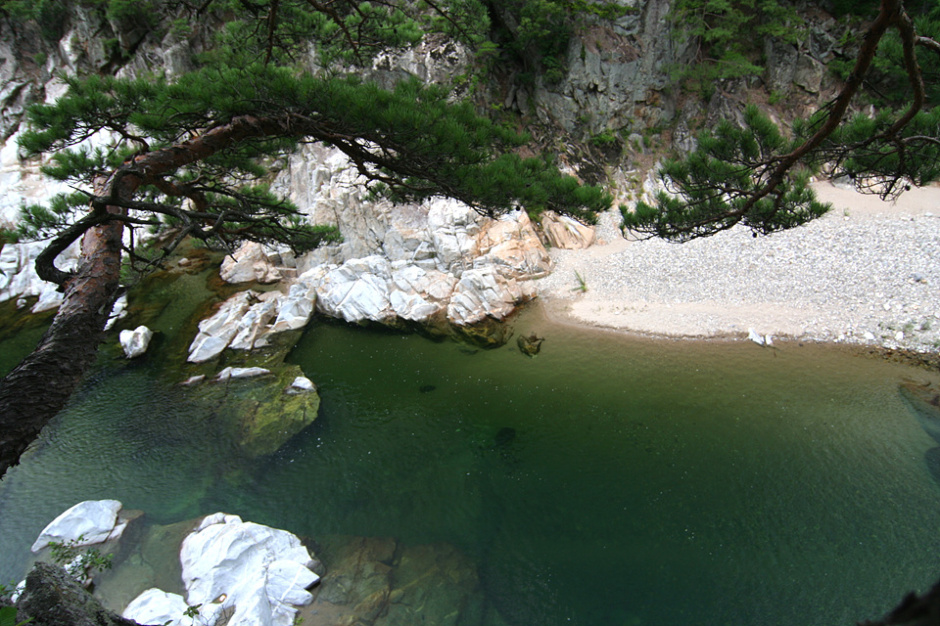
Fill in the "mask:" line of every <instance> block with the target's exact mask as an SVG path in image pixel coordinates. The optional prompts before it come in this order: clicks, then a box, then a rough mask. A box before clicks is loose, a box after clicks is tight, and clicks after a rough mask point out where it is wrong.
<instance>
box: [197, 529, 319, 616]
mask: <svg viewBox="0 0 940 626" xmlns="http://www.w3.org/2000/svg"><path fill="white" fill-rule="evenodd" d="M180 563H181V564H182V567H183V584H184V586H185V588H186V599H187V602H188V603H189V604H190V605H196V604H201V605H203V607H211V608H213V609H214V610H215V611H217V612H218V611H230V610H232V609H234V613H233V614H232V616H231V618H230V620H229V622H228V625H229V626H269V625H270V626H291V624H293V620H294V615H295V614H296V608H295V607H296V606H303V605H305V604H309V603H310V602H311V601H312V600H313V596H312V595H311V594H310V593H309V592H308V591H307V590H308V589H309V588H311V587H313V586H314V585H315V584H316V583H317V582H318V581H319V580H320V577H319V576H317V575H316V574H315V573H313V572H312V571H311V570H310V567H312V566H313V564H314V561H313V559H311V558H310V554H309V553H308V552H307V549H306V548H305V547H304V546H303V545H302V544H301V543H300V540H299V539H298V538H297V537H296V536H295V535H293V534H291V533H289V532H287V531H284V530H278V529H274V528H270V527H268V526H262V525H260V524H254V523H251V522H243V521H242V520H241V518H239V517H238V516H236V515H224V514H222V513H217V514H215V515H210V516H208V517H206V518H205V519H204V520H203V522H202V523H201V524H200V525H199V527H198V528H197V529H196V530H195V531H194V532H192V533H190V534H189V535H188V536H187V537H186V539H185V540H184V541H183V546H182V549H181V551H180ZM213 603H214V604H213ZM215 607H217V608H215ZM206 617H209V616H208V615H207V616H206ZM211 621H212V620H211V619H210V623H211Z"/></svg>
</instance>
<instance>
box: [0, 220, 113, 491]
mask: <svg viewBox="0 0 940 626" xmlns="http://www.w3.org/2000/svg"><path fill="white" fill-rule="evenodd" d="M123 230H124V225H123V223H122V222H109V223H106V224H103V225H101V226H96V227H94V228H92V229H91V230H89V231H88V232H86V233H85V236H84V238H83V240H82V255H81V261H80V263H79V267H78V269H77V271H76V273H75V275H74V276H73V277H71V278H70V279H69V281H68V282H67V283H66V287H65V298H64V300H63V302H62V304H61V305H60V306H59V311H58V313H56V316H55V318H54V319H53V321H52V325H51V326H50V327H49V329H48V330H47V331H46V334H45V335H43V337H42V339H41V340H40V341H39V345H38V346H37V347H36V349H35V350H33V352H32V353H30V354H29V355H28V356H27V357H26V358H25V359H24V360H23V361H22V362H21V363H20V364H19V365H17V366H16V368H15V369H14V370H13V371H12V372H10V373H9V374H8V375H7V376H6V377H5V378H4V379H3V380H2V381H0V476H2V475H3V474H5V473H6V471H7V468H9V467H10V466H11V465H15V464H17V463H18V462H19V458H20V455H22V454H23V452H24V451H25V450H26V448H27V447H28V446H29V444H30V443H32V442H33V441H34V440H35V439H36V437H38V436H39V431H40V430H42V428H43V426H45V425H46V423H47V422H48V421H49V420H50V419H52V417H54V416H55V415H56V414H57V413H58V412H59V411H61V410H62V409H63V408H64V407H65V405H66V403H67V402H68V400H69V397H70V396H71V395H72V392H73V391H74V390H75V388H76V387H77V386H78V384H79V382H81V379H82V376H84V374H85V372H86V371H87V370H88V368H89V367H91V365H92V363H93V362H94V360H95V354H96V352H97V350H98V345H99V344H100V343H101V341H102V339H103V337H104V330H103V328H104V325H105V322H106V321H107V319H108V315H109V314H110V313H111V308H112V306H113V305H114V300H115V298H116V294H117V290H118V286H119V283H120V270H121V235H122V233H123Z"/></svg>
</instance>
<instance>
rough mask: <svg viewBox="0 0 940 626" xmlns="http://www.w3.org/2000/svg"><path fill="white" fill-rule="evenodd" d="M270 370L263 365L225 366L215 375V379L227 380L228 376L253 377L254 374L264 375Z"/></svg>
mask: <svg viewBox="0 0 940 626" xmlns="http://www.w3.org/2000/svg"><path fill="white" fill-rule="evenodd" d="M270 373H271V370H269V369H265V368H263V367H226V368H225V369H223V370H222V371H221V372H219V375H218V376H217V377H216V380H219V381H223V380H229V379H230V378H254V377H255V376H264V375H265V374H270Z"/></svg>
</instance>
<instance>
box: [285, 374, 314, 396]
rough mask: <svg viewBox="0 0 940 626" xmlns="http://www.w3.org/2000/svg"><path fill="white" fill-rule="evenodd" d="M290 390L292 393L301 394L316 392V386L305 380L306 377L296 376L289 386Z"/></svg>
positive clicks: (307, 379)
mask: <svg viewBox="0 0 940 626" xmlns="http://www.w3.org/2000/svg"><path fill="white" fill-rule="evenodd" d="M290 389H291V390H292V391H293V392H294V393H303V392H307V391H316V390H317V386H316V385H314V384H313V381H312V380H310V379H309V378H307V377H306V376H298V377H296V378H295V379H294V381H293V382H292V383H291V384H290Z"/></svg>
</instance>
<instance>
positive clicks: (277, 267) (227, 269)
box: [219, 241, 286, 284]
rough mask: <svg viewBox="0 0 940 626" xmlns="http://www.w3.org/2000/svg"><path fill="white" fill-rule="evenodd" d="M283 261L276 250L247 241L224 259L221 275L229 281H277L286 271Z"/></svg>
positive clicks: (263, 282) (264, 282)
mask: <svg viewBox="0 0 940 626" xmlns="http://www.w3.org/2000/svg"><path fill="white" fill-rule="evenodd" d="M282 263H283V260H282V258H281V256H280V255H279V254H277V253H276V252H272V251H268V250H266V249H265V247H264V246H262V245H261V244H259V243H255V242H253V241H246V242H244V243H243V244H242V245H241V246H239V248H238V250H236V251H235V252H233V253H232V254H230V255H227V256H226V257H225V259H223V260H222V266H221V268H220V269H219V275H220V276H221V278H222V280H224V281H225V282H227V283H248V282H253V281H254V282H259V283H262V284H266V283H276V282H278V281H279V280H281V279H283V278H284V276H285V273H286V268H285V267H283V266H281V264H282Z"/></svg>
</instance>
